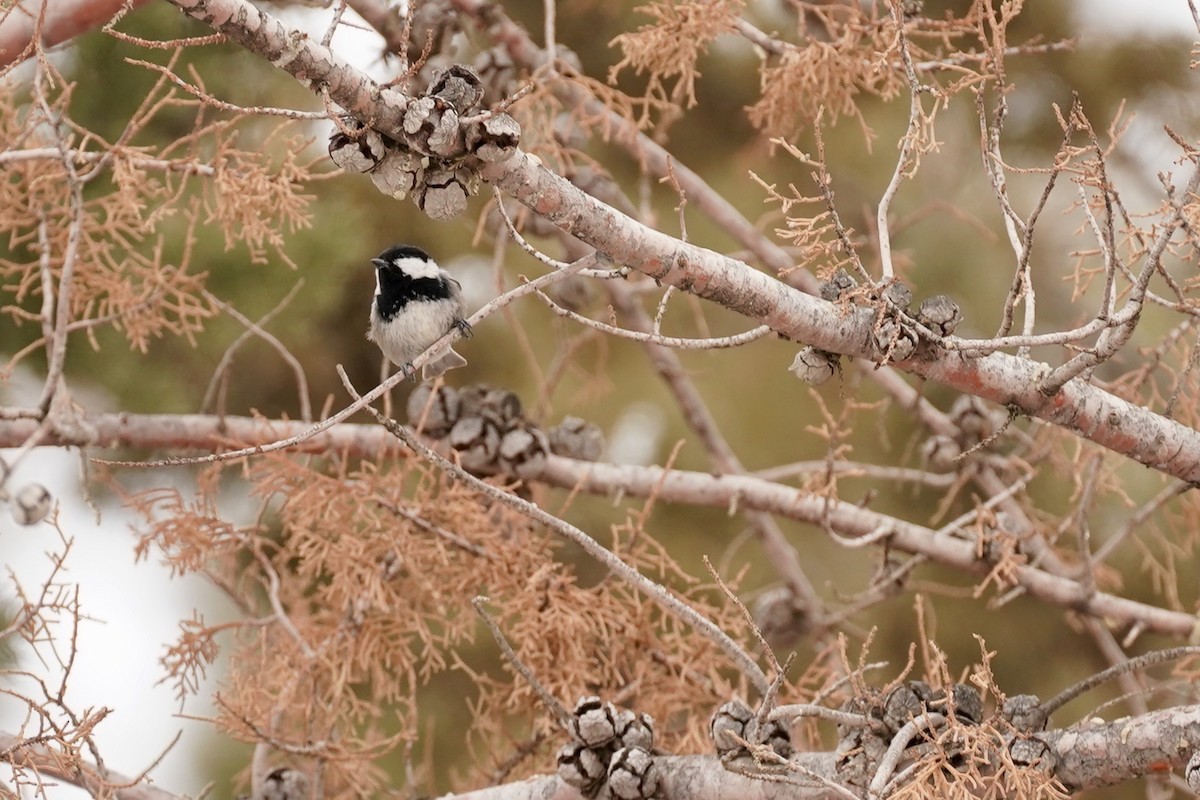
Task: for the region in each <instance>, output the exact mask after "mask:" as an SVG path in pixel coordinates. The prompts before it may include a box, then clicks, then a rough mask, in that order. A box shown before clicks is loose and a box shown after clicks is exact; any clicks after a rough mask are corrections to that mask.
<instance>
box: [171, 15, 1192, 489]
mask: <svg viewBox="0 0 1200 800" xmlns="http://www.w3.org/2000/svg"><path fill="white" fill-rule="evenodd" d="M171 2H172V3H173V4H174V5H176V6H178V7H179V8H180V9H182V10H183V11H184V12H186V13H187V14H189V15H190V16H192V17H195V18H196V19H199V20H201V21H203V22H205V23H207V24H209V25H210V26H212V27H213V28H214V29H215V30H217V31H219V32H221V33H223V34H225V35H226V36H228V37H229V38H230V39H233V40H234V41H237V42H238V43H240V44H242V45H243V46H244V47H246V48H247V49H248V50H251V51H252V52H254V53H256V54H258V55H260V56H262V57H263V58H265V59H267V60H269V61H270V62H271V63H272V64H274V65H275V66H278V67H280V68H281V69H284V70H285V71H287V72H288V73H289V74H291V75H292V76H293V77H295V78H296V79H297V80H298V81H300V82H301V83H302V84H303V85H305V86H307V87H309V88H311V89H313V90H314V91H316V92H321V93H324V94H327V95H328V97H329V98H330V100H331V101H333V102H335V103H337V104H339V105H340V106H342V107H343V108H345V109H346V110H348V111H349V112H351V113H352V114H354V115H355V116H357V117H359V118H360V119H363V120H365V121H367V122H368V123H369V124H370V125H371V126H372V127H374V128H375V129H377V130H379V131H380V132H381V133H384V134H386V135H388V136H390V137H393V138H395V139H396V140H398V141H408V140H409V139H410V136H409V135H408V134H406V132H405V131H404V129H403V125H402V120H403V116H404V112H405V110H406V108H407V107H408V104H409V102H410V99H409V98H408V97H406V96H405V95H403V94H402V93H400V92H397V91H395V90H393V89H390V88H385V87H381V86H379V85H378V84H376V83H374V82H373V81H372V80H371V79H370V78H369V77H367V76H366V75H364V74H363V73H361V72H359V71H358V70H356V69H354V68H353V67H352V66H351V65H349V64H348V63H346V62H345V61H343V60H342V59H340V58H339V57H338V56H336V55H335V54H334V53H332V52H331V51H329V50H328V49H327V48H325V47H322V46H321V45H320V44H319V43H318V42H315V41H313V40H311V39H309V38H307V37H305V36H303V35H301V34H299V33H297V32H295V31H292V30H290V29H289V28H287V27H286V26H285V25H284V24H283V23H281V22H279V21H278V20H276V19H275V18H273V17H271V16H270V15H269V14H266V13H265V12H263V11H260V10H259V9H257V8H255V7H254V6H253V5H251V4H250V3H248V2H246V0H171ZM480 175H481V176H482V177H483V178H484V179H485V180H487V181H489V182H491V183H493V184H494V185H495V186H497V187H498V188H500V189H501V190H503V191H505V192H506V193H508V194H510V195H512V196H513V197H515V198H516V199H517V200H519V201H521V202H522V203H524V204H525V205H527V206H528V207H529V208H530V209H532V210H533V211H534V212H536V213H537V214H540V215H541V216H543V217H545V218H546V219H548V220H550V221H551V222H552V223H554V224H555V225H556V226H558V227H559V228H561V229H562V230H564V231H566V232H567V233H569V234H571V235H572V236H575V237H576V238H578V239H579V240H581V241H583V242H586V243H587V244H589V245H591V246H593V247H595V248H597V249H598V250H600V251H601V252H603V253H605V254H606V255H608V256H609V257H610V258H611V259H612V260H613V261H614V262H616V263H618V264H624V265H628V266H630V267H633V268H635V269H637V270H639V271H641V272H644V273H645V274H647V275H650V276H651V277H653V278H655V279H657V280H660V281H662V282H663V283H666V284H669V285H671V286H675V287H677V288H680V289H684V290H686V291H689V292H691V293H693V294H695V295H697V296H699V297H702V298H705V299H707V300H711V301H713V302H716V303H718V304H720V305H722V306H725V307H727V308H730V309H732V310H734V311H737V312H739V313H741V314H744V315H746V316H748V317H750V318H752V319H755V320H758V321H759V322H761V323H763V324H765V325H768V326H770V328H771V329H772V330H774V331H776V332H777V333H780V334H782V335H784V336H787V337H788V338H791V339H794V340H797V341H801V342H805V343H807V344H810V345H812V346H814V347H817V348H820V349H822V350H826V351H829V352H835V353H841V354H845V355H850V356H854V357H858V358H867V359H871V358H875V357H876V354H875V353H873V352H872V349H871V346H870V344H869V341H870V331H871V328H872V325H873V322H874V312H873V311H872V310H870V309H866V308H859V309H855V310H853V311H851V312H850V313H846V311H845V310H844V309H842V308H839V307H838V306H836V305H835V304H833V303H829V302H825V301H822V300H819V299H817V298H814V297H811V296H809V295H806V294H804V293H803V292H800V291H799V290H796V289H793V288H791V287H789V286H787V285H785V284H783V283H781V282H780V281H777V280H775V279H774V278H772V277H771V276H769V275H767V274H765V273H762V272H759V271H757V270H754V269H752V268H750V267H749V266H747V265H746V264H744V263H742V262H740V261H737V260H735V259H732V258H728V257H726V256H723V255H720V254H718V253H715V252H713V251H711V250H706V249H704V248H700V247H696V246H695V245H691V244H687V243H684V242H681V241H679V240H678V239H676V238H674V237H671V236H668V235H666V234H664V233H661V232H659V231H656V230H653V229H651V228H649V227H647V226H645V225H643V224H641V223H639V222H637V221H636V220H633V219H631V218H630V217H628V216H626V215H624V214H622V213H621V212H619V211H617V210H616V209H613V208H611V207H610V206H607V205H605V204H604V203H602V202H600V201H599V200H597V199H595V198H593V197H591V196H589V195H587V194H586V193H584V192H583V191H581V190H580V189H578V188H577V187H575V186H574V185H572V184H571V183H570V182H569V181H567V180H566V179H564V178H562V177H561V176H559V175H556V174H554V173H553V172H551V171H550V170H548V169H546V168H545V167H544V166H543V165H542V163H541V161H540V160H539V159H537V158H535V157H533V156H531V155H529V154H527V153H524V152H521V151H517V152H516V153H515V154H514V155H513V156H512V157H511V158H509V159H508V160H506V161H503V162H499V163H494V164H486V165H484V166H483V167H482V169H481V170H480ZM900 366H902V367H903V368H905V369H907V370H909V371H911V372H913V373H915V374H917V375H920V376H922V377H924V378H928V379H931V380H934V381H937V382H940V383H943V384H945V385H948V386H950V387H952V388H955V389H957V390H959V391H962V392H965V393H968V394H972V395H976V396H978V397H981V398H984V399H986V400H990V401H992V402H995V403H998V404H1000V405H1003V406H1006V407H1013V408H1015V409H1017V410H1018V411H1019V412H1020V413H1022V414H1027V415H1029V416H1033V417H1037V418H1039V419H1043V420H1046V421H1048V422H1051V423H1054V424H1055V425H1059V426H1062V427H1064V428H1066V429H1068V430H1070V431H1072V432H1074V433H1076V434H1078V435H1079V436H1082V437H1084V438H1086V439H1089V440H1091V441H1093V442H1095V443H1097V444H1099V445H1101V446H1103V447H1106V448H1108V449H1110V450H1113V451H1115V452H1118V453H1121V454H1123V455H1125V456H1127V457H1129V458H1131V459H1133V460H1135V461H1138V462H1140V463H1142V464H1144V465H1146V466H1149V467H1152V468H1154V469H1156V470H1159V471H1161V472H1164V473H1166V474H1169V475H1173V476H1175V477H1178V478H1181V479H1183V480H1186V481H1189V482H1191V481H1198V480H1200V432H1197V431H1194V430H1192V429H1190V428H1187V427H1186V426H1184V425H1181V424H1179V423H1177V422H1175V421H1173V420H1169V419H1166V418H1164V417H1162V416H1160V415H1158V414H1155V413H1154V412H1152V411H1150V410H1149V409H1146V408H1143V407H1141V406H1138V405H1135V404H1133V403H1130V402H1128V401H1126V400H1123V399H1121V398H1119V397H1116V396H1115V395H1113V394H1111V393H1109V392H1106V391H1104V390H1102V389H1099V388H1097V387H1095V386H1091V385H1089V384H1087V383H1085V382H1083V381H1082V380H1079V379H1076V380H1072V381H1069V382H1068V383H1066V384H1065V385H1064V386H1063V387H1062V388H1061V389H1060V390H1059V391H1058V392H1057V393H1054V394H1052V395H1050V396H1047V395H1046V394H1043V393H1042V392H1041V391H1040V390H1039V386H1040V385H1041V384H1042V382H1043V381H1044V380H1045V378H1046V376H1047V375H1048V374H1049V373H1050V372H1051V371H1052V367H1051V366H1050V365H1048V364H1045V363H1042V362H1038V361H1034V360H1030V359H1025V358H1018V357H1014V356H1010V355H1007V354H1003V353H992V354H990V355H987V356H984V357H968V356H966V355H964V354H962V353H953V352H946V353H943V354H941V355H938V356H937V357H935V358H933V359H932V360H929V361H918V360H911V361H909V362H904V363H902V364H900Z"/></svg>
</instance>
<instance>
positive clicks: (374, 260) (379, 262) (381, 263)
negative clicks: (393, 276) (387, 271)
mask: <svg viewBox="0 0 1200 800" xmlns="http://www.w3.org/2000/svg"><path fill="white" fill-rule="evenodd" d="M371 263H372V264H374V265H375V268H376V269H383V268H384V267H386V266H387V265H388V262H386V261H384V260H383V259H382V258H372V259H371Z"/></svg>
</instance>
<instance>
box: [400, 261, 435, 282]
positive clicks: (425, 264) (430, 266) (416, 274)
mask: <svg viewBox="0 0 1200 800" xmlns="http://www.w3.org/2000/svg"><path fill="white" fill-rule="evenodd" d="M395 264H396V266H397V267H399V268H400V270H401V271H402V272H404V273H405V274H407V275H408V276H409V277H412V278H436V277H437V276H438V274H439V273H440V272H441V268H439V267H438V265H437V263H436V262H434V261H432V260H430V261H426V260H425V259H423V258H411V257H410V258H398V259H396V261H395Z"/></svg>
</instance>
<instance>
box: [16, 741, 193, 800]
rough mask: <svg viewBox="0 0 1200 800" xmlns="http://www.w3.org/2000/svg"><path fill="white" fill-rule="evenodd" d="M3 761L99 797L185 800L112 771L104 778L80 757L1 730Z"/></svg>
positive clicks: (106, 771) (133, 799) (129, 799)
mask: <svg viewBox="0 0 1200 800" xmlns="http://www.w3.org/2000/svg"><path fill="white" fill-rule="evenodd" d="M0 761H4V762H6V763H9V764H12V765H13V766H14V767H15V768H19V769H23V770H28V771H29V772H32V773H37V774H39V775H44V776H47V777H52V778H56V779H58V780H62V781H66V782H67V783H72V784H74V785H76V786H79V787H81V788H83V789H86V790H87V791H88V792H89V793H90V794H92V795H93V796H95V797H116V798H117V799H118V800H181V797H182V796H181V795H176V794H171V793H170V792H164V791H163V790H162V789H158V788H156V787H154V786H150V785H149V784H148V783H142V782H141V781H140V780H138V779H135V778H127V777H125V776H124V775H118V774H117V773H115V772H112V771H111V770H105V774H104V775H103V776H102V775H101V774H100V772H99V771H98V770H97V769H96V766H95V765H94V764H89V763H87V762H86V761H82V760H81V759H79V758H78V756H68V755H67V754H65V753H62V752H60V751H57V750H52V749H51V748H49V747H46V746H45V745H43V744H39V743H37V742H36V741H32V740H28V739H22V738H21V737H19V736H13V735H12V734H10V733H5V732H3V731H0Z"/></svg>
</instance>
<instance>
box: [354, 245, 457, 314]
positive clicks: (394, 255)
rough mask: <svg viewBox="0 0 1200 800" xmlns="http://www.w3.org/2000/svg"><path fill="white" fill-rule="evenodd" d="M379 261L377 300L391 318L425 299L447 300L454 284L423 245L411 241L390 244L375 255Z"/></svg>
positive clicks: (381, 308)
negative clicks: (421, 246)
mask: <svg viewBox="0 0 1200 800" xmlns="http://www.w3.org/2000/svg"><path fill="white" fill-rule="evenodd" d="M371 263H372V264H374V265H375V277H376V290H375V298H376V299H375V302H376V304H377V305H378V307H379V312H380V314H382V315H383V317H384V319H390V318H391V316H392V315H394V314H395V313H396V312H397V311H399V310H400V309H401V308H403V307H404V306H405V305H406V304H408V303H411V302H413V301H421V300H443V299H445V298H447V297H449V296H450V284H449V282H448V281H447V280H446V279H445V277H444V276H443V273H442V270H441V268H440V267H438V265H437V262H436V261H434V260H433V259H432V258H430V257H429V254H428V253H426V252H425V251H424V250H422V249H421V248H419V247H414V246H412V245H408V244H401V245H396V246H395V247H389V248H388V249H387V250H384V251H383V252H382V253H380V254H379V256H378V257H377V258H372V259H371Z"/></svg>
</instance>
